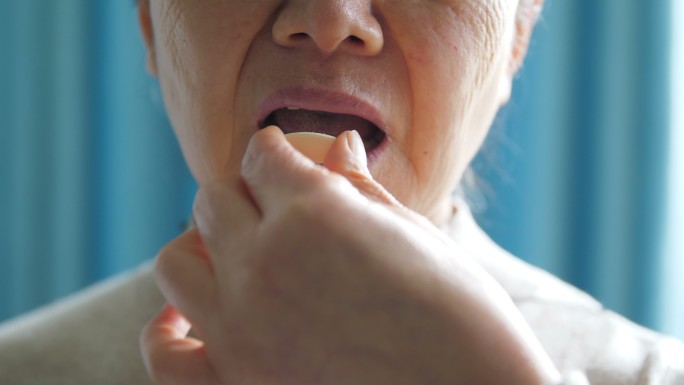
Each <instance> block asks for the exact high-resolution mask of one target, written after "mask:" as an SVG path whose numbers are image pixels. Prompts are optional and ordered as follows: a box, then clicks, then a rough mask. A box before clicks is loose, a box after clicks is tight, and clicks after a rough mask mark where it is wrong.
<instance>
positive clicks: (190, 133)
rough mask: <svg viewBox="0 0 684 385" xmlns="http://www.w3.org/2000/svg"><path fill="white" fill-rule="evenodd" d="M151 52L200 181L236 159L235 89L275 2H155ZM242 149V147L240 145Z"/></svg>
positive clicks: (223, 170)
mask: <svg viewBox="0 0 684 385" xmlns="http://www.w3.org/2000/svg"><path fill="white" fill-rule="evenodd" d="M155 3H156V7H154V8H156V9H154V13H153V15H154V16H153V17H154V22H155V43H156V46H155V53H156V58H157V67H158V72H159V80H160V85H161V87H162V91H163V95H164V102H165V106H166V109H167V113H168V116H169V118H170V120H171V122H172V124H173V127H174V130H175V131H176V134H177V137H178V139H179V142H180V145H181V148H182V150H183V153H184V155H185V158H186V161H187V163H188V165H189V167H190V170H191V171H192V173H193V175H194V177H195V178H196V179H197V181H198V182H199V183H203V182H205V181H207V180H209V179H214V178H216V177H218V176H220V175H223V174H225V173H226V172H227V171H228V170H227V168H232V167H233V166H234V164H239V160H238V161H237V162H235V161H233V159H232V158H233V157H236V156H237V155H235V154H236V152H237V151H236V150H235V149H234V147H235V143H236V142H239V141H236V140H235V138H234V134H235V131H236V130H235V121H234V118H235V89H236V84H237V82H238V78H239V76H240V69H241V68H242V63H243V61H244V57H245V55H246V53H247V51H248V49H249V47H250V44H251V42H252V40H253V38H254V36H255V35H256V34H257V33H258V32H259V30H260V29H261V28H262V27H263V25H264V24H265V22H266V20H267V19H268V15H270V13H271V12H272V6H270V5H271V3H275V1H270V0H269V1H255V2H244V1H221V2H217V1H207V2H201V3H199V4H195V3H193V2H192V1H183V0H168V1H157V2H155ZM243 147H244V146H243Z"/></svg>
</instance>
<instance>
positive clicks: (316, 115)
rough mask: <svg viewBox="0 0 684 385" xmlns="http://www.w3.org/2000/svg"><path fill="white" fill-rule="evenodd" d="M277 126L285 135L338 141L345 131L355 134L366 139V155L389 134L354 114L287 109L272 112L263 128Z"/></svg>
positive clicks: (264, 122)
mask: <svg viewBox="0 0 684 385" xmlns="http://www.w3.org/2000/svg"><path fill="white" fill-rule="evenodd" d="M271 125H275V126H278V127H280V129H281V130H282V131H283V132H284V133H285V134H289V133H293V132H316V133H320V134H326V135H330V136H334V137H337V136H339V135H340V134H341V133H343V132H344V131H349V130H356V132H358V133H359V135H360V136H361V139H363V144H364V147H365V148H366V153H369V152H370V151H372V150H373V149H374V148H376V147H378V146H379V145H380V143H382V142H383V140H384V139H385V137H386V134H385V132H384V131H383V130H381V129H380V128H379V127H378V126H376V125H375V124H374V123H372V122H370V121H369V120H366V119H364V118H362V117H359V116H356V115H351V114H338V113H333V112H325V111H315V110H307V109H303V108H294V107H286V108H279V109H277V110H274V111H273V112H271V113H270V114H269V115H268V116H266V118H265V119H264V121H263V122H262V123H261V124H260V128H264V127H267V126H271Z"/></svg>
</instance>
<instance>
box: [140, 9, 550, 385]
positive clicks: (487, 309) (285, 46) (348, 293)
mask: <svg viewBox="0 0 684 385" xmlns="http://www.w3.org/2000/svg"><path fill="white" fill-rule="evenodd" d="M520 12H521V11H520V9H519V8H518V3H517V2H516V1H505V0H492V1H475V0H450V1H446V0H445V1H430V0H394V1H392V0H388V1H374V0H330V1H328V0H318V1H314V0H291V1H287V2H284V1H279V0H250V1H247V0H223V1H219V0H207V1H202V2H197V1H194V0H150V1H149V3H148V2H147V1H142V2H141V3H140V16H141V17H140V19H141V27H142V30H143V35H144V37H145V39H146V42H147V44H148V49H149V62H148V64H149V68H150V71H151V72H152V73H153V74H155V75H157V76H158V77H159V79H160V83H161V86H162V89H163V93H164V98H165V103H166V106H167V110H168V111H169V115H170V117H171V120H172V122H173V125H174V129H175V130H176V134H177V136H178V138H179V141H180V143H181V146H182V149H183V152H184V154H185V157H186V160H187V161H188V164H189V165H190V168H191V170H192V172H193V174H194V176H195V177H196V179H197V180H198V182H199V184H200V191H199V193H198V198H197V200H196V204H195V217H196V220H197V228H196V229H193V230H190V231H189V232H187V233H185V234H183V235H181V236H180V237H178V238H177V239H176V240H174V241H173V242H171V243H170V244H169V245H167V247H165V248H164V250H162V252H160V255H159V258H158V263H157V279H158V283H159V286H160V288H161V290H162V292H163V294H164V295H165V297H166V298H167V300H168V302H169V304H170V306H169V307H167V308H165V309H164V310H163V311H162V312H161V313H160V314H159V315H158V316H157V317H156V318H155V319H153V320H151V321H150V323H149V324H148V326H147V327H146V329H145V330H144V331H143V333H142V335H141V347H142V351H143V356H144V358H145V360H146V364H147V367H148V371H149V373H150V376H151V377H152V378H153V380H154V381H155V382H156V383H158V384H231V385H232V384H236V385H238V384H239V385H242V384H475V383H476V384H501V383H506V384H539V385H541V384H544V383H551V382H552V381H554V380H555V379H556V378H557V373H556V371H555V369H554V367H553V365H552V364H551V363H550V361H549V359H548V357H547V356H546V355H545V353H544V352H543V350H542V349H541V347H540V346H539V344H538V342H537V341H536V339H535V338H534V336H533V335H532V333H531V332H530V330H529V328H528V327H527V325H526V324H525V322H524V320H523V319H522V317H521V316H520V314H519V313H518V312H517V310H516V309H515V307H514V305H513V304H512V302H511V301H510V299H509V298H508V297H507V295H506V294H505V292H503V290H502V289H501V288H500V287H499V286H498V284H497V283H496V282H494V281H493V280H492V279H491V277H489V276H488V275H487V274H486V273H485V272H484V271H482V270H481V269H480V268H479V267H478V266H477V265H476V264H475V263H473V262H472V261H471V260H470V258H469V257H468V256H467V255H466V254H465V253H464V252H463V251H462V250H461V249H460V248H459V247H458V245H456V244H454V243H453V241H451V240H450V239H448V238H447V237H446V236H444V235H443V234H442V233H441V232H440V231H439V230H438V229H437V227H435V226H434V224H438V225H439V224H441V223H443V222H444V221H445V220H446V219H447V218H448V216H449V215H450V213H451V212H450V210H451V206H450V200H449V193H450V191H451V190H452V189H453V187H454V186H455V184H456V183H457V182H458V180H459V179H460V177H461V175H462V173H463V171H464V169H465V168H466V167H467V165H468V163H469V161H470V159H471V158H472V157H473V155H474V154H475V152H476V151H477V149H478V148H479V146H480V144H481V142H482V140H483V138H484V136H485V135H486V132H487V130H488V127H489V125H490V123H491V121H492V119H493V116H494V114H495V113H496V110H497V109H498V108H499V107H500V105H501V104H503V103H505V102H506V100H507V99H508V96H509V93H510V83H511V77H512V75H513V73H514V72H515V70H516V68H517V66H518V65H519V62H520V60H522V56H523V54H524V47H525V44H526V41H527V37H528V34H529V30H530V29H531V24H530V23H531V22H532V21H531V20H532V19H533V18H520V17H519V15H520ZM521 20H522V21H521ZM292 86H297V87H305V88H307V89H320V90H324V91H329V92H337V93H344V94H347V95H352V96H354V97H357V98H359V99H361V100H363V101H365V102H367V103H369V104H372V105H373V106H375V108H376V109H377V110H378V111H379V114H380V115H381V117H382V120H383V122H384V124H383V127H382V128H383V129H384V130H385V132H386V134H387V139H386V143H385V147H384V148H383V149H382V151H380V152H376V153H375V154H374V155H373V157H372V158H371V159H370V161H369V162H367V161H366V154H365V152H364V151H363V144H362V143H361V142H360V138H359V137H358V136H357V135H356V134H353V133H349V132H347V133H344V134H342V135H340V136H339V137H338V139H337V141H336V142H335V144H334V145H333V148H332V150H331V152H330V153H329V154H328V158H327V159H326V161H325V164H324V167H321V166H317V165H314V164H313V163H311V162H310V161H309V160H308V159H306V158H304V157H303V156H301V155H300V154H299V153H297V152H296V151H295V150H294V149H293V148H292V147H291V146H290V145H289V144H288V143H287V142H286V141H285V139H284V137H283V135H282V133H281V132H280V131H279V130H278V129H277V128H275V127H269V128H267V129H263V130H259V128H260V127H259V126H258V125H257V120H258V119H257V118H256V117H257V115H258V113H259V108H260V107H259V106H260V105H261V104H262V103H263V100H264V99H266V98H267V97H268V96H269V95H270V94H272V93H273V92H276V91H277V90H279V89H282V88H283V87H292ZM191 326H192V328H193V330H194V331H195V332H196V334H197V336H198V337H199V339H195V338H190V337H188V336H187V334H188V331H189V330H190V327H191Z"/></svg>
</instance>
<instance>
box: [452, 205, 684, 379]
mask: <svg viewBox="0 0 684 385" xmlns="http://www.w3.org/2000/svg"><path fill="white" fill-rule="evenodd" d="M459 207H462V206H460V205H459ZM448 231H449V232H450V234H451V235H452V237H453V238H454V239H455V240H456V241H457V242H458V243H459V244H461V246H463V248H464V249H465V250H466V251H468V252H469V253H470V254H471V255H472V256H473V257H474V258H475V259H476V260H477V261H478V262H479V263H480V264H481V265H482V266H483V267H484V268H485V270H487V272H488V273H489V274H491V275H492V276H493V277H494V278H495V279H496V280H497V281H498V282H499V283H500V284H501V285H502V286H503V288H504V289H505V290H506V292H507V293H508V294H509V295H510V297H511V298H512V299H513V301H514V302H515V304H516V306H517V307H518V309H519V310H520V312H521V313H522V315H523V316H524V317H525V319H526V320H527V322H528V324H529V325H530V327H531V328H532V330H533V332H534V333H535V335H536V336H537V338H538V339H539V340H540V342H541V343H542V345H543V346H544V348H545V350H546V351H547V353H548V354H549V355H550V357H551V359H552V360H553V362H554V363H555V364H556V366H557V367H558V368H559V370H561V371H571V370H580V371H582V372H584V373H585V374H586V375H587V377H588V378H589V380H590V383H591V384H592V385H680V384H684V344H682V343H681V342H680V341H678V340H676V339H674V338H670V337H667V336H663V335H661V334H659V333H656V332H654V331H652V330H648V329H646V328H644V327H641V326H639V325H636V324H634V323H633V322H631V321H629V320H627V319H625V318H624V317H622V316H620V315H619V314H616V313H614V312H612V311H610V310H607V309H605V308H604V307H603V306H602V305H601V304H600V303H599V302H598V301H596V300H595V299H594V298H592V297H591V296H590V295H588V294H587V293H585V292H583V291H581V290H579V289H577V288H575V287H573V286H572V285H569V284H567V283H565V282H563V281H561V280H560V279H558V278H556V277H554V276H553V275H551V274H549V273H547V272H545V271H543V270H541V269H538V268H536V267H534V266H531V265H529V264H527V263H525V262H523V261H521V260H519V259H517V258H515V257H514V256H512V255H510V254H509V253H508V252H506V251H505V250H503V249H501V248H500V247H499V246H498V245H496V244H495V243H494V242H493V241H492V240H491V239H489V237H488V236H487V235H486V234H485V233H484V232H483V231H482V230H481V229H480V228H479V227H478V226H477V224H476V223H475V221H474V219H473V218H472V215H471V214H470V212H469V211H468V210H467V207H466V209H465V210H463V212H460V213H459V214H458V215H457V218H455V220H454V222H453V223H452V225H451V227H450V228H449V229H448Z"/></svg>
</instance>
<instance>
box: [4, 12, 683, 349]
mask: <svg viewBox="0 0 684 385" xmlns="http://www.w3.org/2000/svg"><path fill="white" fill-rule="evenodd" d="M670 7H671V3H670V1H664V0H605V1H600V2H599V1H595V0H566V1H562V0H547V6H546V9H545V12H544V17H543V19H542V21H541V22H540V24H539V27H538V29H537V33H536V37H535V39H534V42H533V44H532V47H531V51H530V56H529V59H528V61H527V64H526V66H525V68H524V69H523V71H522V72H521V74H520V76H519V77H518V79H517V81H516V88H515V90H514V97H513V100H512V102H511V103H510V105H509V106H508V107H507V108H506V109H505V110H504V111H502V113H501V116H500V119H499V120H498V122H497V124H496V127H495V128H494V130H493V132H492V134H491V136H490V139H489V141H488V143H487V145H486V148H485V149H484V151H483V153H482V154H481V156H480V157H479V158H478V159H477V161H476V163H475V165H474V169H475V170H476V172H477V174H478V175H479V176H480V178H481V183H480V189H479V191H480V192H479V194H478V195H477V196H476V197H474V199H473V200H474V202H475V204H476V210H478V220H479V222H480V223H481V224H482V225H483V227H485V229H487V231H488V232H489V233H490V234H491V235H492V236H493V238H494V239H496V240H497V241H498V242H499V243H501V244H502V245H503V246H504V247H506V248H507V249H509V250H511V251H512V252H513V253H514V254H516V255H518V256H520V257H521V258H523V259H526V260H528V261H530V262H532V263H534V264H536V265H539V266H541V267H543V268H546V269H548V270H550V271H552V272H553V273H555V274H557V275H559V276H561V277H562V278H564V279H566V280H568V281H570V282H572V283H574V284H575V285H577V286H579V287H581V288H583V289H585V290H587V291H589V292H590V293H592V294H593V295H595V296H596V297H598V298H599V299H600V300H601V301H603V302H604V303H605V304H606V305H607V306H608V307H609V308H611V309H615V310H617V311H619V312H621V313H623V314H625V315H627V316H628V317H629V318H631V319H633V320H635V321H637V322H639V323H642V324H645V325H647V326H650V327H654V328H657V329H661V330H663V327H664V325H665V326H667V328H666V329H665V330H666V331H668V332H670V333H674V334H677V335H678V336H680V337H684V325H676V324H675V323H674V322H673V321H672V319H670V318H667V317H670V316H671V314H674V312H672V311H669V310H671V309H675V308H676V309H681V308H684V298H682V297H683V296H681V295H673V293H672V290H674V288H675V286H669V285H670V281H671V280H669V281H668V280H667V279H664V278H663V277H664V275H663V269H665V268H666V266H673V265H679V266H681V263H680V264H673V263H672V262H673V261H680V260H681V258H684V256H682V255H672V254H668V253H666V252H665V250H664V247H663V241H664V239H663V234H664V233H665V230H666V229H665V223H666V216H665V214H666V212H667V206H666V203H665V202H666V198H667V173H668V172H671V169H670V167H671V166H670V165H668V149H669V148H670V143H669V142H668V138H669V134H670V119H669V116H670V108H671V107H670V99H669V96H670V92H669V91H670V88H669V87H670V80H671V79H670V71H669V69H670V68H669V58H670V45H669V42H670V37H671V36H670V25H671V21H670V18H669V14H670V13H669V12H670ZM0 130H1V131H0V214H1V215H0V320H2V319H7V318H9V317H12V316H14V315H17V314H19V313H21V312H24V311H27V310H30V309H32V308H34V307H36V306H39V305H42V304H45V303H49V302H51V301H53V300H55V299H57V298H59V297H61V296H64V295H66V294H69V293H72V292H74V291H76V290H78V289H79V288H82V287H83V286H85V285H88V284H91V283H93V282H96V281H98V280H100V279H103V278H106V277H108V276H111V275H113V274H116V273H117V272H120V271H122V270H125V269H128V268H131V267H134V266H136V265H137V264H139V263H140V262H142V261H144V260H147V259H150V258H151V257H153V256H154V255H155V253H156V252H157V250H159V249H160V248H161V247H162V246H163V245H164V244H165V243H166V242H168V241H169V240H171V239H172V238H173V237H174V236H176V235H177V234H178V233H179V232H180V229H181V228H182V226H183V224H184V221H185V220H186V218H187V217H188V215H189V212H190V206H191V202H192V198H193V194H194V191H195V188H196V186H195V185H194V183H193V181H192V178H191V177H190V175H189V173H188V171H187V169H186V167H185V165H184V162H183V159H182V156H181V154H180V151H179V149H178V145H177V143H176V141H175V138H174V137H173V134H172V131H171V128H170V127H169V123H168V121H167V119H166V117H165V114H164V112H163V106H162V102H161V97H160V94H159V90H158V88H157V85H156V82H155V80H154V79H152V78H150V77H149V76H147V75H146V73H145V71H144V50H143V47H142V42H141V39H140V37H139V33H138V29H137V24H136V14H135V10H134V7H133V5H132V1H124V0H121V1H112V0H60V1H59V2H56V1H41V0H0ZM679 148H680V149H682V150H684V143H682V144H681V146H680V147H679ZM682 194H684V192H682ZM680 250H681V249H680ZM682 294H684V293H682Z"/></svg>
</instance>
